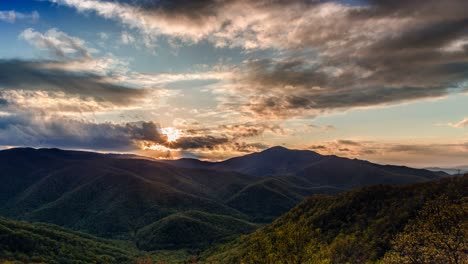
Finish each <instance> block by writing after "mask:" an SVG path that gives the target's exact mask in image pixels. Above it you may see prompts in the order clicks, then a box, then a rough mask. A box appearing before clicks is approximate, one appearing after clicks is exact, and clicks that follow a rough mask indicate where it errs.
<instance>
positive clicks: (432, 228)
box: [203, 174, 468, 264]
mask: <svg viewBox="0 0 468 264" xmlns="http://www.w3.org/2000/svg"><path fill="white" fill-rule="evenodd" d="M467 216H468V174H467V175H465V176H461V177H450V178H444V179H442V180H438V181H432V182H428V183H420V184H415V185H410V186H404V187H395V186H393V187H392V186H381V185H379V186H371V187H365V188H362V189H358V190H353V191H350V192H346V193H342V194H339V195H336V196H327V195H314V196H311V197H309V198H307V199H306V200H305V201H304V202H302V203H301V204H299V205H298V206H296V207H295V208H293V209H292V210H290V211H289V212H288V213H286V214H284V215H283V216H281V217H280V218H278V219H277V220H275V221H274V222H273V223H272V224H270V225H267V226H265V227H263V228H261V229H259V230H257V231H256V232H254V233H252V234H250V235H247V236H244V237H242V238H240V239H238V240H236V241H234V242H231V243H228V244H225V245H221V246H217V247H215V248H212V249H210V250H208V251H206V252H204V253H203V259H205V260H207V263H389V264H397V263H465V262H464V261H466V257H467V255H466V252H467V250H468V244H467V243H466V237H467V236H468V229H467V228H466V224H467ZM382 260H383V261H382Z"/></svg>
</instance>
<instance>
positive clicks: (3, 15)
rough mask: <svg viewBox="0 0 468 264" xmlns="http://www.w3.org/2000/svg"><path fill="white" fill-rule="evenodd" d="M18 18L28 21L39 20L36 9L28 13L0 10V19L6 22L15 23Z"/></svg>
mask: <svg viewBox="0 0 468 264" xmlns="http://www.w3.org/2000/svg"><path fill="white" fill-rule="evenodd" d="M18 20H26V21H29V22H33V23H34V22H36V21H37V20H39V13H38V12H37V11H33V12H31V13H30V14H26V13H20V12H16V11H14V10H10V11H5V10H0V21H4V22H8V23H15V22H16V21H18Z"/></svg>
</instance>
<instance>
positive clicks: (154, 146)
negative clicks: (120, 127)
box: [143, 144, 171, 151]
mask: <svg viewBox="0 0 468 264" xmlns="http://www.w3.org/2000/svg"><path fill="white" fill-rule="evenodd" d="M143 149H144V150H157V151H170V150H171V149H170V148H168V147H165V146H163V145H159V144H155V145H151V146H145V147H143Z"/></svg>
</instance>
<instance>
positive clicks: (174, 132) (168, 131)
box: [161, 127, 182, 142]
mask: <svg viewBox="0 0 468 264" xmlns="http://www.w3.org/2000/svg"><path fill="white" fill-rule="evenodd" d="M161 132H162V133H163V134H164V135H166V136H167V142H174V141H176V140H177V139H179V138H180V137H181V136H182V133H181V131H180V130H179V129H177V128H173V127H165V128H162V129H161Z"/></svg>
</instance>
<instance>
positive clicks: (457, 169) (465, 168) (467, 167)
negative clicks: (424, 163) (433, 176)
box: [425, 165, 468, 175]
mask: <svg viewBox="0 0 468 264" xmlns="http://www.w3.org/2000/svg"><path fill="white" fill-rule="evenodd" d="M425 169H426V170H430V171H435V172H437V171H439V172H445V173H448V174H451V175H456V174H464V173H468V165H465V166H456V167H452V168H440V167H428V168H425Z"/></svg>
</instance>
